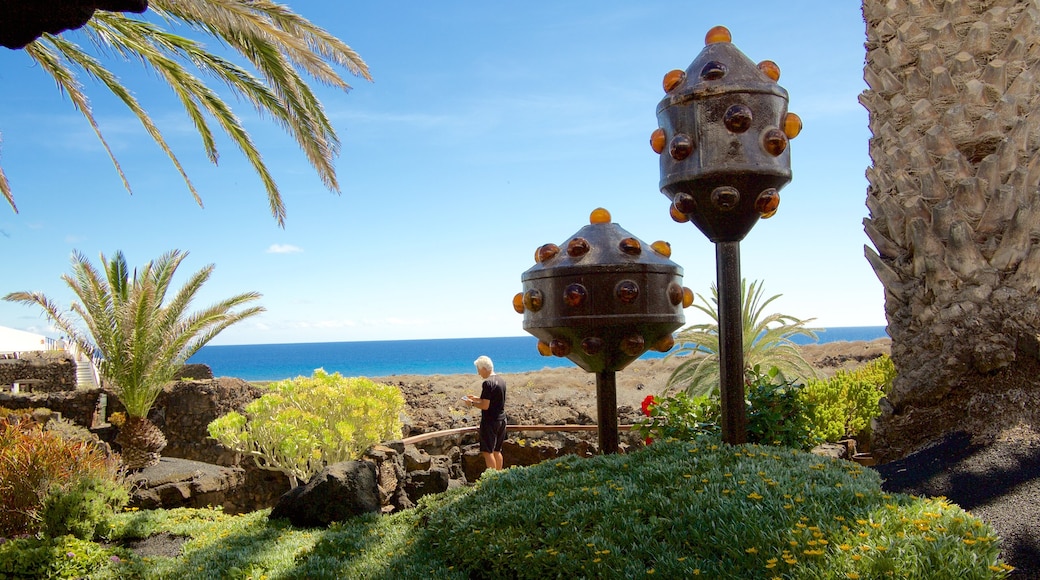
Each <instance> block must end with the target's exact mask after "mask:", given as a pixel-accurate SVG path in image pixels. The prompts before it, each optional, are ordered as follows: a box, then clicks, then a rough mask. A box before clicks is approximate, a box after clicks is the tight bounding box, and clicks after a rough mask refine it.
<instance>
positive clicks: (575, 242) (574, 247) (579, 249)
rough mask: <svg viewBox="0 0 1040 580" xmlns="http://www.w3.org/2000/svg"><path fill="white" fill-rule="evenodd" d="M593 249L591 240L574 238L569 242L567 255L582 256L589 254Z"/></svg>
mask: <svg viewBox="0 0 1040 580" xmlns="http://www.w3.org/2000/svg"><path fill="white" fill-rule="evenodd" d="M591 249H592V246H590V245H589V241H588V240H586V239H585V238H574V239H572V240H571V241H569V242H567V255H568V256H570V257H572V258H580V257H582V256H584V255H585V254H588V253H589V250H591Z"/></svg>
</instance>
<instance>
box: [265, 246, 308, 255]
mask: <svg viewBox="0 0 1040 580" xmlns="http://www.w3.org/2000/svg"><path fill="white" fill-rule="evenodd" d="M302 251H303V248H301V247H299V246H294V245H292V244H271V246H270V247H269V248H267V253H268V254H298V253H300V252H302Z"/></svg>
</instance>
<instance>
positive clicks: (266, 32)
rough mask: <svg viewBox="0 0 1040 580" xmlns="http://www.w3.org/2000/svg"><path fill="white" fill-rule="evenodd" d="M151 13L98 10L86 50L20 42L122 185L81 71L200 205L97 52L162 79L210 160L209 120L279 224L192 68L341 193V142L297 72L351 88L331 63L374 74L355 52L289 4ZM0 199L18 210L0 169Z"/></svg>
mask: <svg viewBox="0 0 1040 580" xmlns="http://www.w3.org/2000/svg"><path fill="white" fill-rule="evenodd" d="M149 13H151V14H154V15H155V18H152V19H151V20H145V19H141V18H138V17H135V16H132V15H127V14H124V13H121V12H106V11H103V10H99V11H97V12H95V13H94V16H93V17H92V18H91V19H90V20H89V21H88V22H87V24H86V26H84V27H83V28H82V29H81V31H80V32H79V33H76V34H77V35H80V36H85V37H86V39H87V41H88V42H87V43H86V46H87V47H88V48H89V47H91V46H93V47H94V48H95V50H89V51H88V50H86V49H84V47H83V46H81V45H80V44H78V43H76V42H74V41H73V40H72V38H75V37H76V35H72V34H70V35H54V34H44V35H43V36H41V37H40V38H38V39H36V40H35V41H33V42H31V43H29V44H28V45H27V46H26V47H25V48H24V51H25V53H26V55H27V56H28V57H29V58H30V59H32V60H33V62H34V64H35V65H36V67H37V68H38V69H39V70H40V71H42V72H44V73H45V74H47V75H49V76H51V77H52V78H53V79H54V81H55V83H56V84H57V86H58V89H59V90H60V91H62V92H63V93H64V94H66V95H68V97H69V99H70V100H71V101H72V104H73V105H74V106H75V107H76V109H77V110H78V111H79V112H80V113H81V114H82V115H83V116H84V118H85V119H86V121H87V123H88V124H89V125H90V127H91V128H92V129H93V131H94V133H95V134H96V135H97V136H98V138H99V139H100V140H101V143H102V145H103V146H104V148H105V150H106V151H107V152H108V155H109V158H110V159H111V160H112V163H113V164H114V165H115V168H116V171H117V172H118V173H119V176H120V178H121V179H122V180H123V186H124V187H125V188H126V189H127V191H130V184H129V182H128V181H127V179H126V176H125V175H124V174H123V170H122V168H121V167H120V165H119V162H118V161H117V160H116V158H115V155H114V154H113V152H112V150H111V149H110V148H109V146H108V143H107V141H105V139H104V137H103V136H102V134H101V128H100V126H99V124H98V122H97V120H96V119H95V117H94V114H93V112H92V110H91V107H90V102H89V100H88V99H87V94H86V92H85V91H84V87H83V85H82V84H81V82H80V76H79V74H80V73H82V74H83V75H86V76H87V77H89V78H92V79H94V80H97V81H99V82H100V83H101V84H102V85H104V86H105V87H106V88H107V89H108V90H109V91H111V92H112V94H114V95H115V96H116V97H117V98H118V99H119V100H120V101H122V102H123V104H125V105H126V107H127V108H129V109H130V111H131V112H132V113H133V114H134V116H135V117H137V119H138V120H139V121H140V123H141V125H143V126H144V128H145V130H146V131H147V132H148V134H149V136H151V138H152V139H153V140H154V141H155V143H156V144H157V145H158V146H159V148H160V149H161V150H162V151H163V152H164V153H165V154H166V156H167V157H169V159H170V161H171V162H172V163H173V165H174V167H176V169H177V171H178V172H180V174H181V177H182V178H183V179H184V182H185V184H186V185H187V187H188V190H189V191H190V192H191V194H192V195H193V196H194V198H195V201H196V202H197V203H199V205H202V201H201V198H200V196H199V193H198V191H196V189H195V186H194V185H193V184H192V182H191V180H190V179H189V178H188V175H187V173H186V172H185V170H184V168H183V167H182V165H181V163H180V161H179V160H178V158H177V156H176V155H175V154H174V152H173V150H172V149H171V148H170V146H169V144H168V143H167V142H166V139H165V138H164V137H163V134H162V133H161V132H160V131H159V129H158V127H157V126H156V125H155V123H154V122H153V121H152V118H151V117H150V116H149V114H148V112H147V111H146V110H145V108H144V106H143V105H142V104H141V103H140V102H139V101H138V100H137V98H136V97H135V96H134V94H133V92H132V91H130V90H129V89H128V88H127V87H126V86H125V85H124V84H123V83H122V81H121V80H120V79H119V78H117V77H116V75H115V74H113V73H112V72H111V71H110V70H109V69H108V68H106V67H105V65H104V63H103V62H102V60H100V59H99V58H98V57H97V56H95V55H101V56H102V58H108V59H111V58H113V57H116V58H122V59H124V60H127V61H139V62H141V63H143V64H144V66H146V67H147V68H149V69H151V70H152V71H153V72H154V73H155V74H156V75H157V76H159V78H161V79H162V80H163V81H165V82H166V83H167V84H168V85H169V86H170V89H171V90H172V91H173V93H174V94H175V95H176V96H177V98H178V100H179V101H180V103H181V105H182V106H183V108H184V110H185V112H186V113H187V114H188V117H189V118H190V119H191V121H192V123H193V124H194V126H195V129H196V130H197V131H198V133H199V136H200V137H202V144H203V148H204V149H205V152H206V155H207V157H208V158H209V160H210V161H211V162H213V163H214V164H216V162H217V157H218V155H217V147H216V141H215V139H214V136H213V132H212V129H211V128H210V126H209V121H208V120H207V116H208V117H209V118H212V119H213V120H214V121H216V123H217V124H218V125H219V126H220V129H221V130H223V131H224V133H226V134H227V136H228V137H229V138H230V140H231V142H233V143H234V144H235V145H236V146H237V147H238V148H239V149H240V150H241V151H242V153H243V154H244V155H245V156H246V158H247V159H248V160H249V162H250V163H251V164H252V165H253V168H254V169H255V171H256V172H257V174H258V175H259V176H260V180H261V181H262V182H263V184H264V188H265V189H266V191H267V198H268V203H269V205H270V208H271V213H272V215H274V217H275V219H276V220H277V221H278V224H279V225H283V224H284V220H285V206H284V204H283V203H282V197H281V193H280V192H279V189H278V186H277V184H276V183H275V181H274V178H273V177H272V175H271V173H270V171H269V170H268V167H267V165H266V164H265V163H264V161H263V159H262V158H261V156H260V152H259V151H258V150H257V148H256V146H255V144H254V143H253V141H252V139H251V138H250V136H249V133H247V132H246V130H245V127H244V126H243V125H242V123H241V122H240V121H239V119H238V117H237V116H236V115H235V113H234V112H233V111H232V109H231V107H230V106H229V105H228V103H227V102H226V101H225V100H224V99H223V98H222V97H221V96H220V95H219V94H218V93H217V92H216V91H214V90H213V89H212V88H210V86H209V85H207V84H206V83H205V82H203V80H202V79H200V78H199V76H197V75H196V74H194V72H195V71H197V72H201V73H202V74H203V75H206V76H212V77H214V78H216V79H219V80H220V81H221V82H222V83H223V84H224V85H226V87H227V88H229V89H230V90H231V91H232V92H233V93H234V94H235V96H237V97H241V98H242V100H244V101H247V102H249V103H251V104H252V105H253V106H254V107H255V108H256V109H257V110H258V111H260V112H261V113H262V114H263V115H264V116H269V117H270V118H272V119H275V120H276V121H277V122H278V124H279V125H280V126H281V127H282V128H283V129H285V130H286V131H287V132H288V133H289V134H290V135H291V136H292V137H293V138H294V139H295V140H296V142H297V144H298V145H299V146H300V148H301V149H302V150H303V152H304V154H305V155H306V156H307V159H308V161H309V162H310V163H311V165H312V166H313V167H314V169H315V171H317V173H318V175H319V176H320V177H321V179H322V182H323V183H324V184H325V185H326V186H327V187H328V188H329V189H330V190H332V191H337V192H338V191H339V185H338V183H337V179H336V171H335V167H334V165H333V160H334V158H335V156H336V155H337V154H338V153H339V139H338V137H337V136H336V131H335V128H334V127H333V126H332V123H331V121H329V119H328V116H327V115H326V114H325V110H324V108H323V107H322V104H321V102H320V101H319V100H318V98H317V96H316V95H315V94H314V92H313V91H312V89H311V88H310V87H309V86H308V84H307V82H305V80H304V78H303V74H306V75H308V76H310V77H312V78H313V79H315V80H317V81H318V82H321V83H323V84H326V85H329V86H332V87H335V88H339V89H342V90H344V91H346V90H349V89H350V85H348V84H347V83H346V81H344V80H343V78H342V77H341V75H340V74H339V73H338V72H337V71H336V70H335V68H334V67H336V66H339V67H343V68H345V69H346V70H347V71H349V72H350V73H352V74H354V75H357V76H360V77H362V78H365V79H367V80H371V76H370V75H369V73H368V67H367V65H366V64H365V62H364V61H363V60H362V59H361V57H360V56H358V54H357V53H356V52H354V51H353V50H352V49H351V48H350V47H349V46H347V45H346V44H344V43H343V42H342V41H341V40H339V39H338V38H336V37H335V36H333V35H332V34H329V33H328V32H327V31H325V30H324V29H322V28H320V27H318V26H315V25H314V24H312V23H311V22H310V21H308V20H307V19H306V18H303V17H302V16H299V15H298V14H296V13H294V12H293V11H292V10H291V9H289V8H288V7H287V6H284V5H283V4H278V3H275V2H269V1H267V0H263V1H258V0H150V2H149ZM164 25H165V26H166V27H175V26H179V27H180V28H182V29H184V30H189V31H196V32H201V33H203V34H206V35H210V36H212V37H215V38H217V39H218V40H220V41H221V44H222V45H224V46H226V47H230V48H231V49H232V50H234V51H236V52H238V53H239V55H241V57H242V58H243V59H245V60H246V61H248V62H249V65H250V66H251V68H252V69H253V70H255V71H256V72H257V74H253V73H252V72H250V71H249V70H246V69H245V68H243V67H241V66H239V65H237V64H235V63H234V62H232V61H230V60H228V59H226V58H224V57H222V56H218V55H217V54H215V53H213V52H211V51H209V50H207V49H206V47H205V46H204V45H203V44H202V43H200V42H197V41H195V40H192V39H189V38H186V37H184V36H178V35H176V34H172V33H170V32H169V31H167V30H166V27H164ZM301 73H303V74H301ZM0 195H3V197H4V198H5V199H6V200H7V202H8V203H9V204H10V205H11V207H12V208H14V209H15V211H17V208H16V206H15V203H14V196H13V193H12V188H11V185H10V183H9V182H8V180H7V178H6V177H5V175H4V173H3V170H2V169H0Z"/></svg>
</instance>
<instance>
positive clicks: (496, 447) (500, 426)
mask: <svg viewBox="0 0 1040 580" xmlns="http://www.w3.org/2000/svg"><path fill="white" fill-rule="evenodd" d="M505 440H506V419H505V417H502V418H501V419H498V420H497V421H491V422H489V423H485V422H483V421H481V422H480V451H481V453H491V452H493V451H502V443H504V442H505Z"/></svg>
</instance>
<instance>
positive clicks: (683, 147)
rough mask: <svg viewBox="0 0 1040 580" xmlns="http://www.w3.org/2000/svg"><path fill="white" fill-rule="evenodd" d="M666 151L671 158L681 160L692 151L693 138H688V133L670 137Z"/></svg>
mask: <svg viewBox="0 0 1040 580" xmlns="http://www.w3.org/2000/svg"><path fill="white" fill-rule="evenodd" d="M668 153H669V154H670V155H671V156H672V159H675V160H676V161H682V160H683V159H686V158H687V157H689V156H690V153H693V139H690V136H689V135H684V134H682V133H680V134H678V135H676V136H675V137H672V143H671V145H669V147H668Z"/></svg>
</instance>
